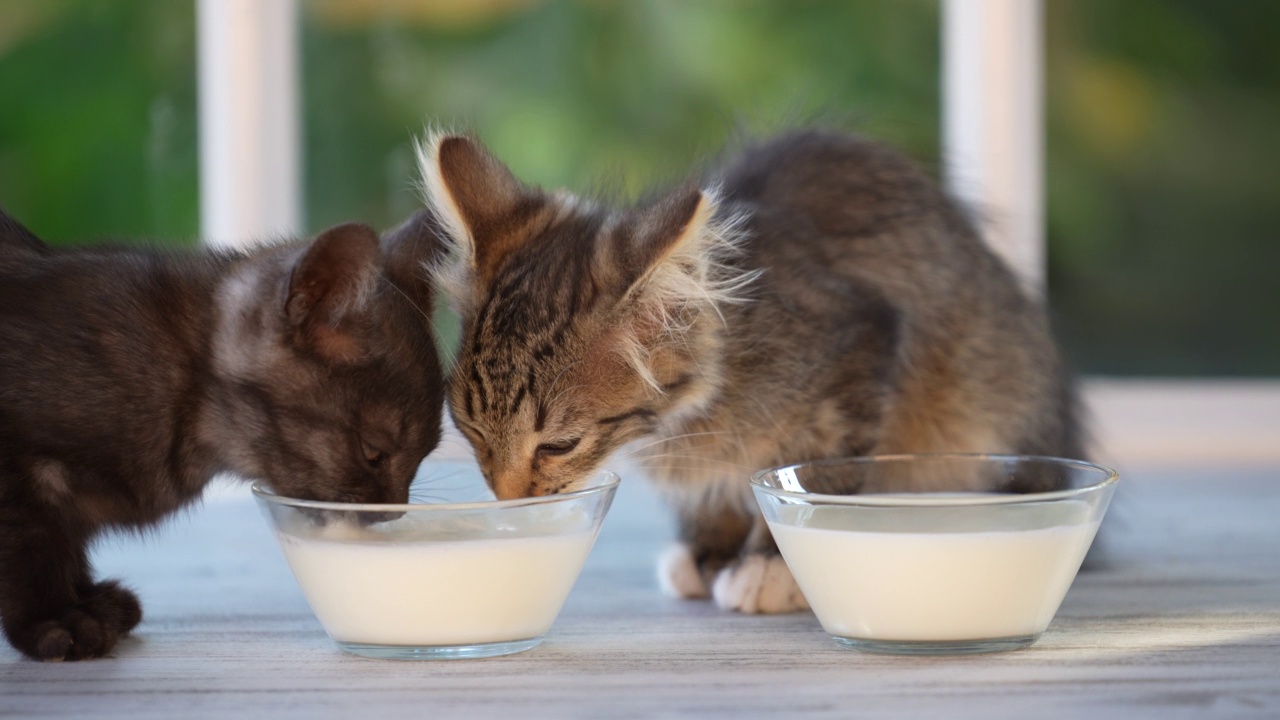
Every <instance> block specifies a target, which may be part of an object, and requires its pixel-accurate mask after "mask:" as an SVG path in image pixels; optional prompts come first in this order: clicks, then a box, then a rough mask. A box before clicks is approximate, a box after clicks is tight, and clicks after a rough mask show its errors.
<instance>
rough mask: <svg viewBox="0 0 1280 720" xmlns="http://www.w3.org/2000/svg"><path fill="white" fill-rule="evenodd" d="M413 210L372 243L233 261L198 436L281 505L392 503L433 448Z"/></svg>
mask: <svg viewBox="0 0 1280 720" xmlns="http://www.w3.org/2000/svg"><path fill="white" fill-rule="evenodd" d="M438 248H439V244H438V240H437V237H436V230H435V226H434V225H433V223H432V221H431V218H430V217H429V216H428V215H427V214H426V213H419V215H418V216H416V217H414V218H413V219H412V220H410V221H409V222H408V223H406V224H405V225H404V226H402V227H401V228H399V229H397V230H396V231H393V232H392V233H389V234H388V236H387V237H386V238H384V239H382V240H381V241H380V240H379V238H378V235H377V234H376V233H375V232H374V231H373V230H372V229H370V228H368V227H366V226H364V225H341V226H338V227H335V228H332V229H330V230H327V231H325V232H323V233H321V234H320V235H319V236H318V237H316V238H315V239H314V240H312V241H311V242H309V243H307V244H304V245H291V246H283V247H279V248H272V249H267V250H263V251H259V252H257V253H254V254H253V255H251V256H249V257H248V258H247V259H245V260H244V261H242V262H240V263H239V264H238V266H237V268H236V269H235V270H234V272H233V273H232V275H231V277H230V278H229V279H228V280H227V281H226V282H225V283H224V285H223V286H222V288H221V290H220V292H219V295H218V308H217V310H218V315H219V327H218V330H217V333H216V335H215V339H214V348H213V351H214V366H213V373H214V375H215V377H216V387H217V388H218V390H217V392H215V397H214V398H212V401H213V402H212V407H213V410H212V411H211V412H210V414H209V417H207V418H206V423H207V424H208V426H209V427H208V429H207V435H206V436H207V437H211V438H213V442H216V443H217V444H218V445H219V447H218V451H219V453H220V454H221V455H222V456H223V457H225V458H227V459H228V461H229V462H230V464H231V465H232V467H233V469H234V470H236V471H237V472H240V473H242V474H244V475H247V476H250V477H253V478H256V479H259V480H261V481H263V482H264V483H266V484H267V485H269V486H270V487H271V488H272V489H273V490H275V491H276V492H278V493H281V494H283V495H287V496H290V497H301V498H308V499H315V500H333V501H344V502H376V503H403V502H407V501H408V496H409V483H410V482H411V481H412V479H413V476H414V473H415V472H416V470H417V467H418V464H419V463H420V462H421V461H422V459H423V458H424V457H425V456H426V455H427V454H428V453H429V452H431V451H432V450H433V449H434V448H435V447H436V444H437V443H438V442H439V439H440V421H441V406H442V404H443V397H444V382H443V376H442V373H441V369H440V363H439V360H438V357H437V354H436V346H435V342H434V337H433V334H432V326H431V291H430V289H429V285H428V282H427V273H426V270H425V268H426V264H427V263H429V262H431V261H432V259H433V258H434V255H435V253H436V250H437V249H438Z"/></svg>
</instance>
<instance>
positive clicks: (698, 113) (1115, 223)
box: [0, 0, 1280, 378]
mask: <svg viewBox="0 0 1280 720" xmlns="http://www.w3.org/2000/svg"><path fill="white" fill-rule="evenodd" d="M299 11H300V15H301V17H300V23H301V29H300V36H299V43H300V48H299V49H300V61H299V73H300V86H301V110H302V123H303V128H302V133H303V134H302V140H301V148H300V154H301V158H302V166H303V171H302V172H303V179H304V188H305V191H304V197H303V198H302V205H303V208H304V214H303V217H304V225H305V229H306V230H307V231H309V232H313V231H316V230H318V229H320V228H322V227H324V226H327V225H330V224H333V223H336V222H341V221H346V220H353V219H359V220H363V221H366V222H370V223H372V224H374V225H377V226H381V227H387V226H390V225H393V224H395V223H397V222H398V221H400V220H401V219H403V218H404V217H406V216H407V215H408V214H410V213H411V212H412V211H413V210H415V209H416V208H417V207H418V199H417V196H416V194H415V192H414V191H413V189H412V183H413V158H412V146H411V142H412V139H413V138H414V136H415V135H418V134H419V133H420V132H421V131H422V128H423V125H424V122H426V121H433V122H439V123H442V124H445V125H466V126H469V127H472V128H474V129H475V130H476V131H477V132H478V133H479V135H480V136H481V137H482V138H483V139H484V140H485V141H486V142H487V143H488V144H489V145H490V147H491V148H492V149H493V150H494V151H495V152H496V153H497V154H498V155H499V156H500V157H502V158H503V159H504V160H506V161H507V162H508V163H509V164H510V165H511V166H512V168H513V169H514V170H515V172H516V174H517V175H520V176H521V177H523V178H525V179H527V180H529V181H531V182H536V183H538V184H541V185H544V186H566V187H569V188H574V189H579V190H589V189H590V188H591V187H592V186H593V185H598V184H605V185H608V186H611V187H621V188H623V189H625V190H626V191H627V192H630V193H638V192H640V191H642V190H643V189H645V188H647V187H651V186H653V185H654V184H658V183H662V182H665V181H671V180H674V179H678V178H679V177H680V176H681V174H682V173H683V172H684V171H685V170H686V169H687V168H688V166H689V164H690V160H691V158H693V157H695V156H697V155H701V154H705V153H713V152H715V151H716V150H717V149H718V148H720V147H721V145H722V144H723V143H725V142H726V140H729V139H731V138H733V137H735V136H736V135H741V134H743V133H759V132H767V131H769V130H770V129H773V128H778V127H781V126H784V125H786V124H788V123H795V122H803V121H806V120H811V119H819V120H822V121H824V122H826V123H828V124H835V125H839V126H843V127H847V128H855V129H858V130H860V131H862V132H864V133H866V134H869V135H872V136H875V137H877V138H881V139H883V140H885V141H886V142H889V143H891V144H893V145H895V146H897V147H899V148H901V149H903V150H904V151H906V152H907V153H909V154H910V155H911V156H913V157H914V158H916V159H917V160H918V161H919V162H920V163H921V164H922V165H923V166H924V167H926V168H928V169H929V170H930V171H932V172H934V173H939V172H940V168H939V157H940V150H939V137H940V94H939V82H940V74H939V62H940V57H939V32H940V13H939V4H938V2H937V0H861V1H860V2H856V3H854V2H844V1H841V0H832V1H827V2H794V1H790V0H773V1H769V2H765V1H761V0H757V1H744V2H675V1H674V0H672V1H657V0H643V1H630V2H607V1H604V0H598V1H596V2H535V1H532V0H439V1H434V2H424V1H416V2H411V1H408V0H404V1H396V0H301V1H300V3H299ZM1044 24H1045V28H1046V33H1047V34H1046V38H1045V42H1046V85H1045V92H1046V98H1045V99H1046V103H1047V107H1046V112H1045V117H1046V122H1047V147H1046V153H1047V158H1046V162H1047V178H1046V191H1047V236H1048V245H1047V253H1048V296H1049V300H1050V305H1051V308H1052V311H1053V314H1054V317H1055V322H1056V324H1057V332H1058V334H1059V336H1060V337H1061V339H1062V340H1063V343H1064V345H1065V347H1066V350H1067V353H1068V354H1069V356H1070V358H1071V360H1072V361H1073V362H1074V363H1075V365H1076V366H1077V367H1078V368H1079V369H1081V370H1082V371H1084V372H1086V373H1090V374H1094V375H1112V376H1136V377H1148V378H1150V377H1160V376H1177V377H1186V376H1215V377H1266V376H1277V375H1280V290H1278V289H1277V281H1276V280H1275V277H1274V276H1275V274H1276V271H1277V269H1280V132H1277V129H1278V128H1280V43H1276V42H1274V40H1273V38H1272V37H1270V35H1271V34H1272V31H1273V29H1274V28H1276V27H1280V3H1277V2H1274V1H1273V0H1235V1H1233V2H1214V1H1212V0H1127V1H1126V2H1123V3H1118V2H1113V1H1112V0H1046V2H1045V18H1044ZM196 76H197V65H196V8H195V3H194V2H193V1H191V0H129V1H128V2H113V1H107V0H41V1H40V2H30V1H29V0H0V206H3V207H5V208H6V209H7V210H9V211H10V212H11V213H13V214H14V215H15V216H16V217H18V218H19V219H20V220H22V221H23V222H24V223H26V224H27V225H28V226H30V227H31V228H32V229H33V230H34V231H35V232H36V233H37V234H38V235H40V236H42V237H43V238H45V239H46V240H48V241H49V242H52V243H57V244H74V243H81V242H87V241H91V240H95V239H101V238H105V237H110V238H114V239H120V240H131V239H148V240H150V241H156V242H163V243H172V244H177V245H190V244H194V243H196V242H197V235H198V228H199V203H198V200H199V197H198V196H199V168H198V163H197V150H198V132H197V86H196V79H197V78H196Z"/></svg>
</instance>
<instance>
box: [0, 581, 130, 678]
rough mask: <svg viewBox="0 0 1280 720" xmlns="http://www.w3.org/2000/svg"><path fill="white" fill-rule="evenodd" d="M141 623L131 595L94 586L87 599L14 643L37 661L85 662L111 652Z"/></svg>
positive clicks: (117, 588)
mask: <svg viewBox="0 0 1280 720" xmlns="http://www.w3.org/2000/svg"><path fill="white" fill-rule="evenodd" d="M141 620H142V606H141V605H140V604H139V603H138V598H137V596H135V595H134V594H133V593H131V592H129V591H128V590H125V589H124V588H122V587H120V586H119V585H118V584H117V583H115V582H113V581H108V582H101V583H97V584H95V585H94V586H93V588H92V590H91V594H90V596H89V598H88V599H87V600H85V601H83V602H81V603H80V604H79V605H76V606H75V607H71V608H68V609H66V610H65V611H63V612H62V613H61V615H60V616H59V617H57V618H55V619H51V620H45V621H42V622H40V623H38V624H36V625H35V626H34V627H32V628H31V629H30V630H29V631H28V632H27V633H24V634H25V635H26V636H27V637H26V638H25V640H26V642H20V643H15V644H17V645H19V646H20V647H19V649H21V650H23V651H24V652H26V653H27V654H28V655H30V656H32V657H34V658H35V659H37V660H43V661H45V662H60V661H62V660H89V659H91V658H98V657H102V656H103V655H106V654H107V653H109V652H111V651H112V650H113V649H115V646H116V643H117V642H119V640H120V637H121V636H123V635H125V634H127V633H128V632H129V631H130V630H132V629H133V628H134V627H136V626H137V624H138V623H139V622H140V621H141Z"/></svg>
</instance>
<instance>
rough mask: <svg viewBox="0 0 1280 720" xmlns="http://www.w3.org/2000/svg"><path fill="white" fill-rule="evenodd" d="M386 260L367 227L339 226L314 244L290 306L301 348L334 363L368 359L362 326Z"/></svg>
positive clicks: (293, 278)
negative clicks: (382, 262)
mask: <svg viewBox="0 0 1280 720" xmlns="http://www.w3.org/2000/svg"><path fill="white" fill-rule="evenodd" d="M380 255H381V253H380V250H379V247H378V235H377V233H375V232H374V231H373V229H372V228H370V227H369V226H367V225H360V224H356V223H351V224H347V225H338V226H337V227H333V228H330V229H328V230H326V231H324V232H322V233H320V234H319V235H317V236H316V238H315V240H312V241H311V244H310V245H309V246H308V247H307V249H306V251H305V252H304V253H303V254H302V257H300V258H299V259H298V260H297V261H296V262H295V263H294V266H293V269H292V272H291V273H290V276H289V290H288V293H287V295H286V298H285V304H284V314H285V318H286V319H287V320H288V324H289V327H290V328H291V330H292V337H293V341H294V343H295V344H296V345H297V346H298V347H300V348H302V349H304V350H307V351H310V352H313V353H315V354H317V355H319V356H321V357H323V358H325V359H327V360H330V361H334V362H341V363H351V362H357V361H359V360H360V359H361V358H363V357H364V355H365V352H366V348H365V347H364V344H363V342H362V339H361V336H360V335H361V334H360V326H361V325H362V323H363V322H364V320H365V314H366V313H367V312H368V307H367V306H368V302H369V296H370V294H371V292H372V290H373V287H374V283H375V282H376V281H377V278H378V272H379V265H380V260H381V257H380Z"/></svg>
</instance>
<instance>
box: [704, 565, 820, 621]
mask: <svg viewBox="0 0 1280 720" xmlns="http://www.w3.org/2000/svg"><path fill="white" fill-rule="evenodd" d="M711 593H712V595H713V596H714V597H715V599H716V604H717V605H719V606H720V607H722V608H724V609H725V610H737V611H738V612H742V613H785V612H795V611H797V610H807V609H809V602H808V601H807V600H805V599H804V593H802V592H800V587H799V586H798V585H796V581H795V578H793V577H791V570H790V569H789V568H787V563H786V561H784V560H783V559H782V556H781V555H747V556H745V557H743V558H741V559H740V560H738V562H736V563H734V564H732V565H730V566H729V567H727V568H725V569H723V570H721V571H720V574H719V575H716V582H715V586H714V587H713V588H712V589H711Z"/></svg>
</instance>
